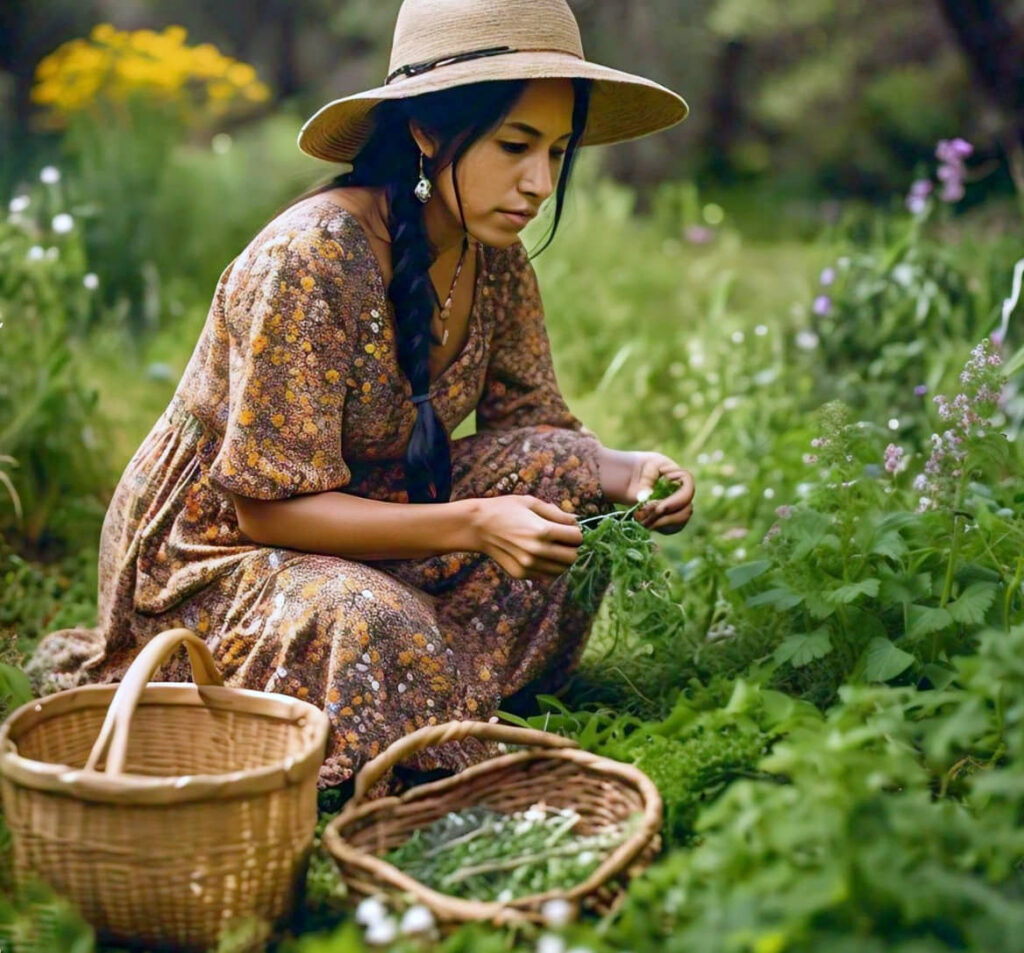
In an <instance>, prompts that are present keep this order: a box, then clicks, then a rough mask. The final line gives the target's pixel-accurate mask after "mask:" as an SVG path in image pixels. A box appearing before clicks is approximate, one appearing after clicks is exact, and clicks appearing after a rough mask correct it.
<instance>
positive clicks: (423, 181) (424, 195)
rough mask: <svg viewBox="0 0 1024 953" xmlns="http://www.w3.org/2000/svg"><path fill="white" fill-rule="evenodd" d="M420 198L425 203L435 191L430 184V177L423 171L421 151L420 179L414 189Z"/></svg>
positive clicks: (421, 154)
mask: <svg viewBox="0 0 1024 953" xmlns="http://www.w3.org/2000/svg"><path fill="white" fill-rule="evenodd" d="M413 191H414V192H415V194H416V198H418V199H419V200H420V201H421V202H422V203H423V204H424V205H426V204H427V202H429V201H430V195H431V193H432V192H433V187H432V186H431V184H430V179H428V178H427V177H426V175H424V173H423V153H422V152H421V153H420V179H419V181H418V182H417V183H416V188H415V189H414V190H413Z"/></svg>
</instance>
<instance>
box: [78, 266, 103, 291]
mask: <svg viewBox="0 0 1024 953" xmlns="http://www.w3.org/2000/svg"><path fill="white" fill-rule="evenodd" d="M82 284H83V285H85V287H86V288H88V289H89V290H90V291H95V290H96V289H97V288H98V287H99V286H100V279H99V277H98V276H97V274H96V273H95V272H94V271H90V272H89V273H88V274H85V275H82Z"/></svg>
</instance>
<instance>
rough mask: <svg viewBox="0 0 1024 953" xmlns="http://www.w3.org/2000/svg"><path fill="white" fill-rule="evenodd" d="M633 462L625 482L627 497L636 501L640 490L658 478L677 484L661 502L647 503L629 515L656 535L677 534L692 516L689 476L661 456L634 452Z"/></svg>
mask: <svg viewBox="0 0 1024 953" xmlns="http://www.w3.org/2000/svg"><path fill="white" fill-rule="evenodd" d="M637 458H638V459H637V462H636V465H635V466H634V467H633V473H632V475H631V476H630V479H629V487H628V489H627V490H626V495H627V498H628V499H630V500H634V501H635V500H636V499H637V494H638V493H640V491H641V490H651V489H653V488H654V484H655V483H656V482H657V480H658V478H659V477H665V478H666V479H667V480H671V481H672V482H674V483H678V484H679V489H677V490H676V491H675V492H674V493H672V495H671V496H668V497H666V498H665V499H664V500H651V501H649V502H648V503H645V504H644V505H643V506H641V507H640V508H639V509H638V510H636V512H635V513H634V514H633V516H634V518H635V519H637V520H639V521H640V522H641V523H642V524H643V525H644V526H646V527H647V528H648V529H649V530H657V531H658V532H659V533H663V534H671V533H678V532H679V531H680V530H681V529H683V527H684V526H686V524H687V523H688V522H689V520H690V517H691V516H692V515H693V494H694V485H693V475H692V474H691V473H690V471H689V470H684V469H683V468H682V467H681V466H679V464H678V463H676V462H675V461H674V460H672V459H671V458H670V457H666V456H665V454H663V453H638V454H637Z"/></svg>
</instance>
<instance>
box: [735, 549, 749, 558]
mask: <svg viewBox="0 0 1024 953" xmlns="http://www.w3.org/2000/svg"><path fill="white" fill-rule="evenodd" d="M732 554H733V556H735V557H736V559H746V558H747V551H746V550H745V549H744V548H743V547H742V546H737V547H736V549H734V550H733V553H732Z"/></svg>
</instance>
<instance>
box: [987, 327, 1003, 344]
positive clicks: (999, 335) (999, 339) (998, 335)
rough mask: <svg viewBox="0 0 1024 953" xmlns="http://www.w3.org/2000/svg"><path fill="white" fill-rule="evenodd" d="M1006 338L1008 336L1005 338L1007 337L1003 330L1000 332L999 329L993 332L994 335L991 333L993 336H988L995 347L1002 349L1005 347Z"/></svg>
mask: <svg viewBox="0 0 1024 953" xmlns="http://www.w3.org/2000/svg"><path fill="white" fill-rule="evenodd" d="M1005 337H1006V336H1005V335H1004V334H1003V332H1002V331H1001V330H999V329H998V328H997V329H996V330H995V331H993V332H992V333H991V334H990V335H989V336H988V339H989V340H990V341H991V342H992V343H993V344H994V345H995V346H996V347H1002V346H1003V340H1004V339H1005Z"/></svg>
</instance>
